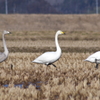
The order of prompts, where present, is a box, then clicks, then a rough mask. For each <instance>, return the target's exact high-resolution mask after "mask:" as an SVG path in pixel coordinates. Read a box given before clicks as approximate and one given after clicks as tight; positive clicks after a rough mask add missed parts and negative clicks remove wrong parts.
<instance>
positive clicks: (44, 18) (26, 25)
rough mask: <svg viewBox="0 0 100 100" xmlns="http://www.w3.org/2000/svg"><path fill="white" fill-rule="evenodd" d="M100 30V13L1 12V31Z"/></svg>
mask: <svg viewBox="0 0 100 100" xmlns="http://www.w3.org/2000/svg"><path fill="white" fill-rule="evenodd" d="M4 29H7V30H11V31H48V30H49V31H50V30H58V29H61V30H65V31H66V30H67V31H100V15H95V14H91V15H84V14H82V15H63V14H61V15H56V14H55V15H53V14H47V15H43V14H30V15H28V14H9V15H3V14H0V31H2V30H4Z"/></svg>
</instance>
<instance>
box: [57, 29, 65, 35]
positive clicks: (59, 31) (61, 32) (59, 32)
mask: <svg viewBox="0 0 100 100" xmlns="http://www.w3.org/2000/svg"><path fill="white" fill-rule="evenodd" d="M56 34H58V35H60V34H65V32H63V31H61V30H58V31H57V32H56Z"/></svg>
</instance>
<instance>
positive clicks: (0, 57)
mask: <svg viewBox="0 0 100 100" xmlns="http://www.w3.org/2000/svg"><path fill="white" fill-rule="evenodd" d="M9 33H10V32H9V31H6V30H4V32H3V34H2V39H3V46H4V52H0V62H3V61H4V60H6V59H7V57H8V53H9V51H8V49H7V46H6V42H5V38H4V35H5V34H9Z"/></svg>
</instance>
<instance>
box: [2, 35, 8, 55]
mask: <svg viewBox="0 0 100 100" xmlns="http://www.w3.org/2000/svg"><path fill="white" fill-rule="evenodd" d="M2 38H3V46H4V53H5V55H8V49H7V46H6V41H5V38H4V34H3V35H2Z"/></svg>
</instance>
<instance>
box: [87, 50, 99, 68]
mask: <svg viewBox="0 0 100 100" xmlns="http://www.w3.org/2000/svg"><path fill="white" fill-rule="evenodd" d="M85 61H89V62H92V63H96V68H98V64H100V51H97V52H95V53H94V54H92V55H90V56H89V57H88V58H87V59H85Z"/></svg>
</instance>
